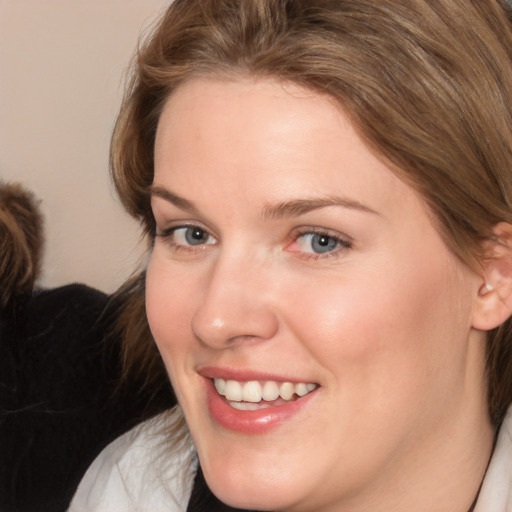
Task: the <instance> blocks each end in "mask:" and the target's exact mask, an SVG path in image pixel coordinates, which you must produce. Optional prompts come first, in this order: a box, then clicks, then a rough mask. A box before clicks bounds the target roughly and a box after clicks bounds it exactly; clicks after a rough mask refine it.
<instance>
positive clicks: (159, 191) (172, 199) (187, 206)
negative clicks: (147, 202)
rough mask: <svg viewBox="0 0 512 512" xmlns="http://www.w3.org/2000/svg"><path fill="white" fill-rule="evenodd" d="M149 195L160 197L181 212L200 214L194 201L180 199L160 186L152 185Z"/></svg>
mask: <svg viewBox="0 0 512 512" xmlns="http://www.w3.org/2000/svg"><path fill="white" fill-rule="evenodd" d="M149 195H150V196H152V197H153V196H154V197H160V198H161V199H165V200H166V201H168V202H169V203H171V204H173V205H174V206H176V207H177V208H179V209H180V210H185V211H188V212H190V213H193V214H199V210H198V208H196V206H195V205H194V203H193V202H192V201H189V200H188V199H185V198H184V197H180V196H179V195H177V194H174V193H173V192H171V191H170V190H167V189H166V188H163V187H159V186H158V185H151V187H150V189H149Z"/></svg>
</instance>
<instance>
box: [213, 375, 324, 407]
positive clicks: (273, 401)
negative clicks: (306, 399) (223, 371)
mask: <svg viewBox="0 0 512 512" xmlns="http://www.w3.org/2000/svg"><path fill="white" fill-rule="evenodd" d="M213 382H214V385H215V389H216V390H217V393H219V395H221V396H223V397H224V398H225V399H226V401H227V403H228V405H229V406H230V407H232V408H234V409H239V410H244V411H251V410H258V409H264V408H268V407H276V406H280V405H285V404H288V403H290V402H293V401H295V400H298V399H299V398H301V397H303V396H305V395H307V394H309V393H311V392H312V391H314V390H315V389H316V388H317V387H318V385H317V384H313V383H311V382H297V383H293V382H277V381H273V380H267V381H263V382H260V381H257V380H251V381H248V382H239V381H236V380H224V379H220V378H214V379H213Z"/></svg>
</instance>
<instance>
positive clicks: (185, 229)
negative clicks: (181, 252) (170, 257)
mask: <svg viewBox="0 0 512 512" xmlns="http://www.w3.org/2000/svg"><path fill="white" fill-rule="evenodd" d="M160 236H162V237H163V238H165V239H167V240H168V241H169V242H172V244H173V245H175V246H178V247H179V246H181V247H184V248H185V247H190V246H201V245H211V244H215V243H216V240H215V238H214V237H213V236H212V235H210V234H209V233H208V231H206V230H204V229H203V228H201V227H199V226H179V227H176V228H171V229H168V230H166V231H165V232H164V233H163V234H162V235H160Z"/></svg>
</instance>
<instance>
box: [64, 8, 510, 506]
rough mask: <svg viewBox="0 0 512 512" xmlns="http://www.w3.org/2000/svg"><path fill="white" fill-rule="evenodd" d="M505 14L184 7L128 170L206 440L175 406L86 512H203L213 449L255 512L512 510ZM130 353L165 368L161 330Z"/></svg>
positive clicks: (220, 488) (104, 481)
mask: <svg viewBox="0 0 512 512" xmlns="http://www.w3.org/2000/svg"><path fill="white" fill-rule="evenodd" d="M509 16H510V13H509V11H508V9H507V7H506V5H505V4H503V3H501V2H499V1H495V0H489V1H488V2H477V1H469V0H437V1H435V2H427V1H424V0H423V1H420V0H399V1H397V0H393V1H391V0H383V1H379V2H376V1H374V0H373V1H370V0H358V1H348V0H347V1H341V0H336V1H328V0H310V1H299V0H261V1H253V0H251V1H249V0H244V1H239V0H223V1H218V0H217V1H215V0H203V1H199V0H182V1H179V0H178V1H176V2H175V3H174V4H172V5H171V7H170V8H169V9H168V11H167V12H166V13H165V15H164V16H163V18H162V20H161V21H160V23H159V24H158V26H157V27H156V30H155V31H154V33H153V35H152V36H151V38H150V39H149V40H148V42H147V43H146V44H145V46H143V47H142V48H141V50H140V52H139V54H138V57H137V61H136V64H135V74H134V78H133V81H132V83H131V85H130V88H129V90H128V93H127V96H126V100H125V102H124V104H123V107H122V109H121V114H120V116H119V120H118V123H117V127H116V131H115V134H114V139H113V145H112V169H113V173H114V179H115V182H116V186H117V189H118V191H119V194H120V196H121V198H122V200H123V203H124V205H125V207H126V208H127V210H128V211H129V212H130V213H131V214H132V215H134V216H135V217H137V218H138V219H140V220H141V222H142V225H143V226H144V229H145V232H146V234H147V235H148V237H149V238H150V239H151V240H152V241H153V242H152V249H151V257H150V260H149V264H148V267H147V274H146V283H145V301H146V310H147V318H148V323H149V327H150V329H151V333H152V336H153V337H154V341H155V343H156V346H157V347H158V350H159V353H160V355H161V357H162V360H163V363H164V365H165V368H166V371H167V374H168V375H169V377H170V380H171V382H172V384H173V387H174V389H175V391H176V394H177V397H178V401H179V404H180V407H181V409H180V410H181V411H183V414H184V418H185V420H186V424H187V427H188V429H189V431H190V435H191V439H192V441H193V445H192V442H191V441H189V440H188V439H187V437H186V434H185V433H184V432H185V430H184V427H183V425H182V424H181V423H180V420H179V414H180V412H179V410H176V411H174V413H173V415H164V416H160V417H158V418H157V419H156V420H153V421H149V422H147V423H145V424H143V425H142V426H140V427H139V429H137V430H136V431H134V432H132V433H130V434H129V435H128V436H125V437H123V438H120V439H118V440H117V441H116V442H115V443H114V444H113V445H112V446H110V447H109V448H107V450H106V451H105V452H104V453H103V454H102V455H101V456H100V457H99V459H98V460H97V461H96V462H95V464H94V465H93V466H92V467H91V468H90V469H89V472H88V474H87V475H86V477H85V479H84V480H83V482H82V484H81V487H80V488H79V491H78V494H77V496H76V497H75V502H74V505H73V506H72V510H118V509H119V510H121V509H122V510H126V509H127V508H128V507H129V506H131V507H132V509H134V510H185V509H186V507H187V503H188V501H189V496H190V493H191V488H192V478H193V476H194V474H195V471H196V462H195V454H196V453H197V456H198V464H199V467H200V470H201V471H202V473H203V474H204V477H205V480H206V482H207V484H208V486H209V488H210V489H211V490H212V491H213V493H214V494H215V495H216V496H217V497H218V498H219V499H220V500H221V501H222V502H224V503H226V504H228V505H230V506H232V507H238V508H243V509H251V510H255V509H257V510H286V511H294V510H297V511H298V510H300V511H309V510H311V511H312V510H314V511H331V510H340V511H341V510H342V511H344V512H354V511H363V510H364V511H367V510H373V511H376V510H382V511H384V510H386V511H388V510H393V511H395V512H396V511H402V510H404V511H405V510H407V511H410V510H415V511H427V510H428V511H433V510H435V511H450V512H453V511H460V512H466V511H468V510H476V511H479V512H484V511H485V512H494V511H496V512H497V511H503V510H509V509H511V507H512V497H510V496H511V495H512V494H511V489H512V479H511V477H510V475H511V474H512V466H511V463H510V462H509V461H508V458H509V457H508V453H510V450H511V449H512V447H511V441H510V433H511V432H512V426H511V425H510V422H511V420H508V419H507V418H506V410H507V407H508V405H509V404H510V402H511V397H512V386H511V376H512V366H511V364H512V354H511V349H510V340H511V334H510V322H509V317H510V314H511V308H512V295H511V290H512V252H511V249H510V238H511V236H512V225H511V220H512V212H511V204H510V199H509V198H510V197H512V173H511V172H510V161H511V156H512V117H511V113H512V110H511V105H512V72H511V66H510V64H511V60H512V59H511V57H512V55H511V52H512V33H511V25H510V19H509ZM132 293H133V302H132V308H133V309H132V311H133V310H136V308H137V306H136V304H139V306H140V304H141V297H142V295H143V293H144V291H143V289H142V288H140V287H139V288H137V286H136V285H134V287H133V289H132ZM137 301H138V302H137ZM138 311H139V312H138V314H137V315H133V314H132V315H131V316H132V318H133V322H132V324H129V326H128V329H130V330H131V332H132V333H133V325H134V324H135V322H139V323H140V322H141V318H142V313H141V312H140V308H139V310H138ZM140 330H141V329H139V331H140ZM127 340H128V341H127V345H126V353H127V358H128V360H129V361H130V362H131V364H132V365H136V364H139V365H140V364H142V363H140V362H141V361H142V362H144V364H146V368H150V370H147V371H150V372H151V375H152V376H154V375H157V373H155V372H157V370H156V369H155V368H156V367H157V365H158V360H157V359H156V356H153V355H152V352H151V350H152V345H151V341H149V336H146V337H144V336H143V334H140V336H133V335H132V336H128V337H127ZM155 380H157V378H155ZM155 385H157V383H155ZM498 432H500V434H499V436H498V437H497V434H498ZM496 438H497V442H496V446H495V447H494V445H495V439H496ZM493 451H494V453H493ZM489 461H490V462H489ZM482 482H483V483H482ZM192 499H195V498H194V495H193V498H192ZM116 506H117V507H118V508H116ZM123 507H124V508H123ZM203 509H204V510H209V509H208V508H203ZM189 510H190V508H189Z"/></svg>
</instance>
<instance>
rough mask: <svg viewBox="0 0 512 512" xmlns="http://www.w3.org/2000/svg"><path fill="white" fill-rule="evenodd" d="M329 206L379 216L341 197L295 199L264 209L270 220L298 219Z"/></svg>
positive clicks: (357, 202)
mask: <svg viewBox="0 0 512 512" xmlns="http://www.w3.org/2000/svg"><path fill="white" fill-rule="evenodd" d="M329 206H341V207H342V208H347V209H349V210H359V211H362V212H365V213H373V214H375V215H379V214H378V213H377V212H376V211H375V210H372V209H371V208H369V207H368V206H365V205H364V204H362V203H360V202H359V201H354V200H352V199H348V198H345V197H339V196H328V197H323V198H322V197H321V198H316V197H314V198H310V199H307V198H306V199H293V200H291V201H284V202H281V203H271V204H268V205H266V206H265V207H264V208H263V216H264V217H265V218H268V219H275V218H282V217H298V216H300V215H304V214H305V213H308V212H310V211H313V210H318V209H320V208H327V207H329Z"/></svg>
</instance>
